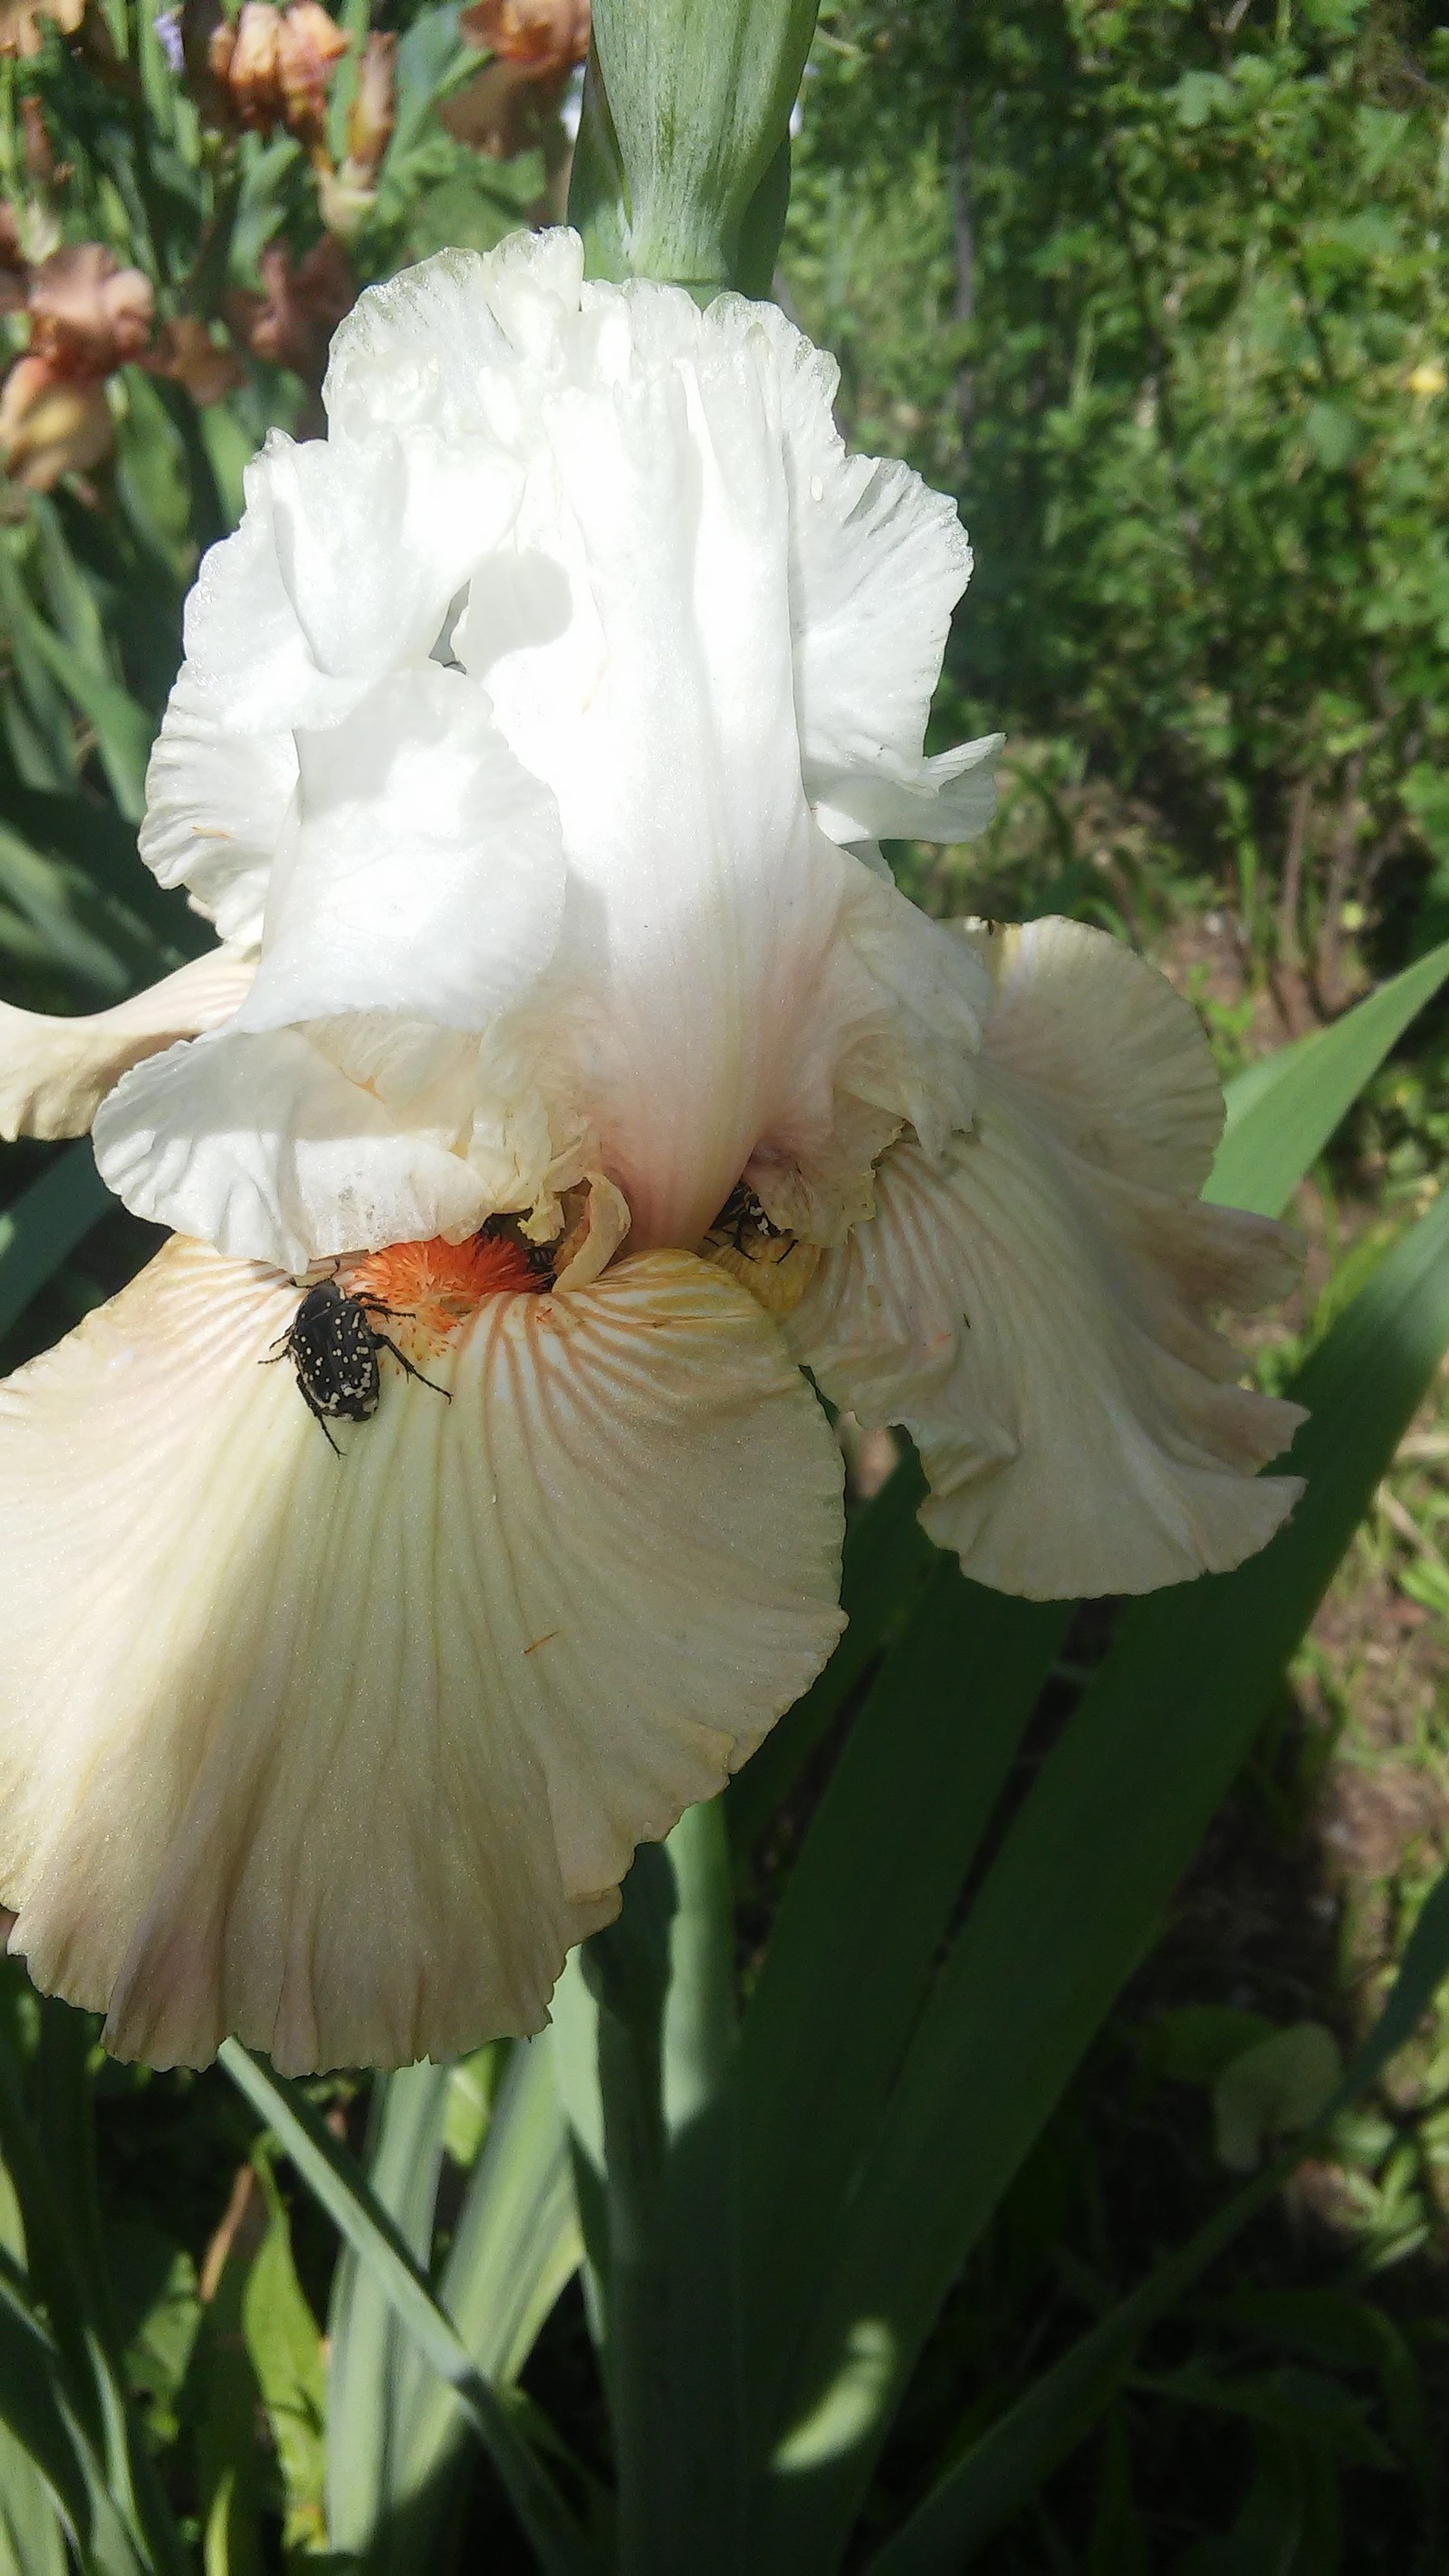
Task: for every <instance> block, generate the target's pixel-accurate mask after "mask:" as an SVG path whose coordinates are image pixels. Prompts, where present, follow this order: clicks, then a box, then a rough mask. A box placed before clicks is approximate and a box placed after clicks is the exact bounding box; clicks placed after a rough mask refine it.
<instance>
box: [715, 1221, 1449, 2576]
mask: <svg viewBox="0 0 1449 2576" xmlns="http://www.w3.org/2000/svg"><path fill="white" fill-rule="evenodd" d="M1446 1342H1449V1192H1446V1194H1445V1195H1444V1196H1443V1197H1442V1198H1441V1199H1440V1200H1439V1201H1438V1202H1437V1203H1436V1205H1435V1206H1434V1207H1433V1208H1432V1209H1431V1210H1430V1211H1429V1213H1428V1214H1427V1215H1426V1216H1424V1217H1423V1218H1421V1219H1420V1220H1419V1222H1418V1223H1417V1224H1416V1225H1415V1226H1414V1227H1412V1228H1411V1229H1410V1231H1409V1232H1408V1233H1407V1234H1406V1235H1405V1236H1404V1237H1402V1238H1401V1240H1400V1241H1399V1243H1398V1244H1396V1245H1395V1247H1394V1249H1393V1250H1392V1251H1391V1252H1390V1253H1389V1254H1388V1255H1387V1256H1386V1258H1385V1259H1384V1261H1383V1262H1382V1264H1381V1265H1380V1268H1379V1269H1378V1271H1377V1272H1376V1273H1375V1275H1374V1276H1373V1278H1372V1279H1371V1280H1370V1281H1369V1283H1368V1285H1367V1286H1366V1287H1365V1288H1364V1289H1363V1290H1362V1291H1361V1292H1360V1294H1359V1295H1358V1297H1357V1298H1356V1299H1355V1300H1354V1302H1353V1304H1352V1305H1351V1306H1349V1307H1348V1308H1347V1309H1346V1310H1345V1311H1344V1312H1343V1313H1342V1314H1341V1315H1340V1316H1339V1318H1338V1320H1337V1322H1336V1323H1335V1324H1334V1326H1333V1328H1332V1329H1331V1331H1330V1332H1329V1334H1328V1335H1327V1337H1326V1339H1325V1340H1324V1342H1323V1343H1322V1344H1321V1345H1320V1347H1319V1348H1318V1350H1317V1351H1316V1352H1315V1353H1314V1354H1313V1356H1312V1357H1311V1359H1310V1360H1309V1362H1308V1363H1307V1366H1306V1368H1305V1369H1304V1371H1303V1372H1302V1376H1301V1379H1300V1382H1299V1386H1298V1389H1297V1390H1296V1391H1297V1392H1298V1393H1299V1394H1300V1395H1301V1396H1302V1398H1303V1400H1304V1402H1305V1403H1307V1404H1308V1405H1309V1406H1310V1407H1311V1408H1312V1410H1313V1419H1312V1420H1311V1421H1310V1423H1309V1424H1308V1425H1307V1427H1306V1429H1305V1430H1304V1431H1302V1432H1301V1433H1300V1435H1299V1439H1298V1442H1297V1443H1296V1445H1295V1452H1294V1458H1293V1461H1292V1463H1293V1465H1295V1466H1296V1467H1297V1468H1298V1469H1299V1470H1300V1471H1301V1472H1303V1473H1305V1474H1306V1475H1307V1477H1308V1486H1307V1492H1306V1494H1305V1496H1304V1499H1303V1501H1302V1502H1301V1503H1300V1504H1299V1506H1298V1509H1297V1512H1296V1513H1295V1516H1294V1518H1293V1520H1292V1521H1291V1522H1290V1524H1289V1525H1288V1527H1287V1528H1286V1529H1284V1530H1283V1531H1281V1532H1280V1533H1279V1535H1278V1537H1277V1538H1276V1539H1275V1540H1274V1541H1273V1542H1272V1544H1271V1546H1269V1547H1268V1548H1266V1549H1265V1550H1264V1551H1263V1552H1262V1554H1261V1555H1259V1556H1258V1557H1256V1558H1254V1559H1253V1560H1251V1561H1250V1562H1249V1563H1248V1564H1247V1565H1245V1566H1243V1567H1242V1568H1240V1569H1239V1571H1238V1572H1237V1573H1236V1574H1232V1575H1222V1576H1215V1577H1207V1578H1204V1579H1203V1580H1201V1581H1200V1582H1198V1583H1195V1584H1192V1585H1189V1586H1184V1587H1180V1588H1178V1589H1176V1590H1174V1591H1170V1592H1165V1593H1161V1594H1159V1595H1157V1596H1156V1597H1155V1598H1153V1599H1150V1600H1147V1601H1144V1602H1141V1603H1138V1604H1134V1605H1133V1606H1132V1608H1131V1609H1130V1610H1129V1611H1128V1612H1127V1613H1126V1615H1125V1616H1124V1618H1123V1620H1122V1622H1121V1626H1120V1629H1119V1632H1118V1636H1117V1640H1116V1643H1115V1645H1114V1646H1113V1649H1112V1651H1111V1653H1110V1654H1109V1655H1108V1656H1107V1658H1106V1659H1105V1660H1104V1662H1103V1663H1102V1665H1101V1666H1100V1667H1099V1668H1098V1671H1097V1673H1096V1674H1095V1675H1094V1677H1093V1680H1092V1682H1091V1683H1090V1684H1089V1686H1088V1688H1087V1690H1086V1691H1085V1693H1084V1694H1083V1697H1082V1700H1081V1702H1080V1704H1079V1706H1078V1708H1077V1710H1076V1712H1075V1714H1074V1716H1073V1718H1072V1721H1071V1723H1070V1724H1069V1726H1068V1727H1067V1728H1066V1730H1065V1731H1064V1733H1063V1735H1062V1736H1061V1738H1060V1739H1059V1741H1058V1743H1057V1744H1056V1746H1055V1747H1054V1749H1053V1751H1052V1752H1051V1754H1050V1755H1049V1756H1048V1758H1047V1760H1046V1762H1045V1763H1044V1764H1043V1766H1042V1769H1041V1772H1040V1774H1039V1776H1038V1778H1037V1781H1036V1784H1035V1786H1034V1788H1033V1790H1032V1793H1031V1795H1030V1796H1029V1798H1028V1799H1027V1800H1026V1802H1025V1805H1024V1806H1023V1808H1022V1810H1021V1812H1020V1814H1019V1815H1018V1817H1017V1818H1016V1820H1015V1822H1014V1823H1013V1825H1012V1827H1011V1830H1010V1832H1009V1833H1008V1835H1007V1837H1006V1840H1005V1842H1004V1844H1003V1846H1002V1849H1001V1851H1000V1853H999V1854H998V1856H997V1858H996V1860H995V1862H994V1863H993V1866H992V1868H991V1870H990V1872H989V1873H988V1875H987V1878H986V1880H985V1882H984V1884H983V1886H982V1888H981V1891H980V1893H979V1894H978V1896H977V1898H976V1901H975V1903H974V1905H973V1907H972V1909H971V1912H970V1914H969V1916H968V1917H967V1920H966V1923H965V1925H964V1926H963V1928H962V1930H961V1932H960V1933H959V1934H958V1935H957V1937H956V1939H955V1941H954V1943H953V1944H952V1947H951V1950H950V1952H949V1954H948V1956H947V1958H946V1960H945V1962H944V1965H943V1968H942V1970H941V1973H940V1975H939V1977H938V1978H937V1981H936V1985H935V1987H934V1990H933V1992H932V1995H931V1998H930V2001H929V2003H928V2005H927V2007H926V2010H925V2012H924V2014H923V2015H922V2018H921V2021H920V2023H919V2026H918V2027H917V2029H916V2031H915V2033H914V2035H913V2037H912V2040H911V2044H910V2048H909V2051H908V2054H907V2057H906V2061H905V2065H904V2069H903V2072H902V2075H901V2078H900V2081H899V2083H898V2084H897V2086H896V2089H895V2093H894V2096H893V2098H892V2101H891V2105H890V2111H889V2116H888V2118H887V2120H886V2121H885V2122H884V2124H883V2126H882V2128H881V2131H880V2134H879V2136H878V2138H877V2139H876V2140H875V2142H874V2144H873V2147H872V2151H871V2154H870V2156H869V2158H868V2160H867V2161H866V2163H865V2164H864V2166H863V2167H862V2169H861V2171H860V2173H859V2174H858V2176H857V2178H856V2182H855V2186H854V2190H853V2193H852V2197H851V2200H850V2203H849V2207H848V2210H847V2212H846V2216H845V2220H844V2223H843V2225H842V2227H841V2230H840V2232H839V2235H838V2238H837V2242H836V2247H835V2251H834V2259H833V2263H832V2267H831V2270H830V2272H829V2274H828V2275H827V2277H826V2278H825V2279H824V2280H823V2281H821V2282H820V2283H819V2284H818V2286H817V2291H816V2296H815V2298H814V2301H813V2303H812V2313H811V2316H810V2320H809V2325H808V2331H807V2333H806V2335H805V2337H804V2340H803V2342H802V2345H801V2349H800V2352H799V2355H798V2358H797V2361H796V2364H795V2368H794V2371H793V2375H792V2394H791V2398H790V2401H789V2403H788V2404H787V2405H786V2406H784V2407H782V2408H781V2410H780V2413H779V2415H778V2417H777V2419H776V2423H775V2427H774V2440H775V2442H776V2444H777V2445H779V2446H785V2445H787V2444H788V2443H789V2442H790V2441H791V2440H792V2438H793V2437H794V2436H795V2435H796V2434H797V2433H798V2428H799V2427H800V2426H801V2424H803V2423H805V2422H808V2421H809V2420H810V2419H811V2418H812V2417H813V2416H814V2415H815V2414H816V2413H817V2412H818V2410H819V2409H820V2408H821V2407H822V2405H823V2404H825V2402H826V2400H827V2398H828V2396H829V2392H830V2390H831V2389H832V2387H833V2386H834V2384H835V2382H836V2380H837V2379H838V2376H839V2374H840V2372H841V2370H842V2369H843V2368H844V2366H845V2361H846V2357H847V2354H848V2350H849V2342H850V2337H851V2336H852V2334H853V2333H854V2332H855V2330H856V2328H857V2327H858V2324H859V2321H860V2320H861V2319H869V2320H873V2321H876V2322H877V2323H878V2325H879V2328H880V2331H881V2333H882V2336H883V2338H884V2339H885V2343H886V2345H887V2346H888V2350H889V2368H888V2369H887V2370H886V2371H885V2372H884V2373H883V2375H882V2384H881V2387H880V2391H879V2397H878V2402H877V2404H876V2406H875V2408H874V2409H873V2412H872V2414H871V2417H870V2419H869V2421H868V2422H866V2423H863V2424H861V2425H859V2426H858V2427H857V2428H856V2430H855V2432H854V2434H853V2437H852V2439H851V2440H850V2441H849V2442H848V2443H841V2444H840V2445H839V2446H838V2447H837V2449H836V2451H835V2452H834V2454H833V2456H831V2457H829V2458H825V2459H822V2460H820V2461H819V2462H818V2463H817V2464H816V2466H815V2467H814V2469H813V2470H812V2472H811V2473H810V2474H809V2475H808V2476H807V2475H803V2474H800V2473H798V2472H797V2473H796V2474H793V2475H788V2474H785V2473H784V2472H783V2471H780V2472H777V2473H776V2474H775V2475H774V2476H773V2478H771V2479H770V2482H769V2487H768V2495H767V2501H766V2504H765V2507H764V2511H765V2513H766V2515H767V2520H766V2523H765V2529H766V2532H767V2534H768V2542H767V2547H766V2548H765V2549H764V2550H763V2551H762V2553H761V2559H760V2563H761V2566H762V2567H771V2568H773V2567H783V2566H786V2565H789V2566H790V2567H791V2568H792V2569H799V2570H804V2569H806V2568H813V2567H821V2566H826V2565H830V2564H833V2559H832V2556H831V2553H832V2552H837V2553H838V2550H839V2548H840V2547H841V2546H843V2543H844V2538H845V2534H846V2532H847V2530H848V2528H849V2524H850V2521H851V2519H852V2516H853V2514H854V2511H855V2509H856V2505H857V2503H858V2500H859V2497H860V2495H861V2493H862V2492H863V2489H864V2485H865V2482H866V2480H867V2479H868V2477H869V2474H870V2468H871V2464H872V2462H873V2459H874V2457H875V2454H876V2451H877V2450H878V2447H879V2443H880V2440H881V2439H882V2437H883V2434H884V2431H885V2428H886V2425H887V2424H888V2422H889V2418H890V2413H891V2408H892V2403H893V2399H894V2394H895V2391H896V2390H897V2389H898V2388H899V2387H900V2386H901V2385H902V2384H903V2381H904V2378H905V2375H906V2373H907V2372H908V2370H909V2368H910V2366H911V2363H912V2361H913V2359H914V2356H915V2354H916V2352H917V2351H918V2350H919V2348H920V2345H921V2342H922V2340H923V2338H924V2336H925V2334H926V2332H927V2331H928V2330H929V2327H930V2324H931V2321H932V2319H933V2318H934V2316H935V2314H936V2311H937V2308H938V2307H939V2305H940V2302H941V2300H942V2298H943V2297H944V2296H945V2293H946V2291H947V2289H948V2287H949V2286H950V2283H951V2281H952V2280H953V2279H954V2278H955V2276H956V2274H957V2272H958V2271H959V2269H960V2267H961V2264H962V2262H963V2261H964V2260H965V2257H966V2255H967V2253H968V2251H969V2250H970V2247H971V2245H972V2244H973V2243H974V2242H975V2241H976V2239H977V2237H978V2236H979V2234H980V2231H981V2229H982V2227H983V2226H984V2225H985V2224H986V2222H987V2220H988V2218H989V2217H990V2214H991V2212H992V2210H993V2209H994V2208H995V2206H996V2204H997V2201H998V2200H999V2198H1000V2195H1001V2193H1002V2191H1003V2190H1004V2188H1005V2186H1006V2184H1007V2183H1008V2181H1009V2180H1010V2178H1011V2176H1012V2174H1013V2173H1014V2172H1015V2171H1016V2169H1017V2167H1018V2165H1019V2164H1020V2161H1021V2159H1022V2157H1023V2155H1024V2154H1025V2153H1026V2150H1027V2148H1028V2147H1029V2146H1030V2144H1031V2142H1032V2140H1033V2139H1034V2137H1035V2136H1036V2135H1037V2134H1038V2132H1039V2130H1040V2128H1041V2126H1042V2123H1043V2121H1044V2120H1045V2119H1046V2118H1047V2117H1048V2115H1049V2114H1050V2112H1051V2110H1052V2108H1053V2106H1054V2104H1055V2102H1056V2101H1057V2099H1058V2098H1059V2096H1060V2093H1061V2090H1062V2087H1063V2085H1064V2084H1065V2083H1066V2081H1067V2079H1068V2077H1069V2076H1070V2074H1071V2072H1072V2070H1073V2068H1074V2067H1075V2066H1076V2065H1077V2063H1078V2062H1079V2060H1080V2058H1081V2056H1082V2053H1083V2051H1084V2050H1085V2048H1086V2047H1087V2045H1088V2043H1089V2041H1090V2039H1091V2037H1092V2034H1093V2033H1094V2031H1095V2030H1096V2029H1097V2028H1098V2027H1099V2025H1100V2023H1101V2020H1102V2018H1103V2016H1104V2014H1105V2013H1106V2011H1107V2010H1108V2009H1109V2007H1110V2005H1111V2002H1112V1999H1113V1997H1114V1996H1115V1994H1116V1993H1117V1992H1118V1990H1119V1989H1120V1987H1121V1985H1122V1983H1123V1982H1124V1980H1125V1978H1126V1977H1127V1976H1128V1975H1129V1974H1130V1973H1131V1971H1132V1969H1133V1968H1134V1967H1135V1965H1136V1964H1137V1962H1138V1960H1139V1959H1140V1958H1141V1957H1142V1955H1143V1954H1144V1952H1145V1951H1146V1949H1147V1948H1148V1946H1149V1945H1150V1943H1151V1941H1152V1938H1153V1936H1154V1934H1155V1932H1156V1929H1157V1926H1158V1923H1159V1922H1160V1919H1161V1915H1162V1911H1163V1908H1164V1906H1165V1905H1166V1903H1167V1900H1168V1898H1169V1896H1170V1893H1171V1890H1172V1887H1173V1884H1174V1882H1175V1880H1176V1878H1177V1876H1178V1874H1179V1872H1180V1871H1181V1869H1182V1868H1183V1866H1184V1865H1185V1863H1186V1862H1187V1860H1188V1858H1189V1857H1190V1855H1191V1853H1192V1851H1193V1849H1194V1847H1195V1845H1196V1843H1197V1841H1198V1839H1199V1837H1200V1835H1201V1834H1202V1832H1203V1830H1204V1829H1205V1827H1206V1824H1207V1822H1208V1819H1209V1818H1210V1816H1211V1814H1212V1812H1213V1809H1214V1808H1215V1807H1216V1805H1217V1804H1218V1802H1219V1800H1220V1798H1221V1797H1222V1796H1223V1795H1224V1793H1225V1791H1226V1790H1227V1788H1228V1786H1229V1784H1230V1782H1231V1780H1232V1778H1233V1775H1234V1773H1235V1771H1236V1770H1237V1768H1238V1766H1239V1764H1240V1762H1241V1761H1242V1760H1243V1758H1244V1756H1245V1755H1246V1753H1247V1751H1248V1749H1249V1747H1250V1745H1251V1743H1252V1740H1253V1736H1254V1734H1255V1732H1256V1729H1257V1727H1258V1725H1259V1723H1260V1721H1261V1718H1262V1716H1263V1713H1264V1711H1265V1709H1266V1707H1267V1706H1268V1704H1269V1702H1270V1700H1271V1697H1272V1693H1273V1691H1274V1690H1275V1688H1276V1687H1277V1685H1278V1682H1279V1678H1280V1676H1281V1674H1282V1672H1283V1669H1284V1667H1285V1665H1286V1663H1287V1660H1288V1657H1289V1656H1290V1655H1291V1653H1292V1652H1293V1650H1294V1648H1295V1646H1296V1644H1297V1642H1298V1640H1299V1638H1300V1637H1301V1635H1302V1633H1303V1631H1304V1629H1305V1628H1306V1626H1307V1624H1308V1621H1309V1619H1310V1618H1311V1617H1312V1614H1313V1611H1314V1609H1315V1607H1316V1605H1317V1602H1318V1600H1319V1598H1320V1597H1321V1595H1322V1592H1323V1590H1324V1588H1325V1586H1326V1585H1327V1583H1328V1581H1329V1579H1330V1577H1331V1576H1332V1573H1333V1571H1334V1568H1335V1566H1336V1565H1337V1563H1338V1560H1339V1558H1340V1556H1341V1555H1342V1553H1343V1550H1344V1548H1345V1547H1346V1545H1347V1544H1348V1541H1349V1539H1350V1537H1351V1535H1352V1533H1353V1531H1354V1529H1355V1527H1356V1525H1357V1523H1358V1520H1359V1518H1360V1517H1361V1515H1362V1513H1363V1511H1364V1509H1365V1507H1366V1505H1367V1503H1368V1500H1369V1497H1370V1495H1371V1494H1372V1492H1373V1490H1374V1488H1375V1486H1376V1485H1377V1483H1378V1481H1379V1478H1380V1477H1381V1475H1382V1473H1383V1471H1384V1468H1385V1467H1386V1465H1387V1464H1388V1461H1389V1460H1390V1458H1391V1457H1392V1456H1393V1453H1394V1450H1395V1448H1396V1446H1397V1444H1398V1441H1399V1438H1400V1436H1401V1434H1402V1432H1403V1429H1404V1427H1405V1425H1406V1424H1407V1422H1408V1420H1409V1418H1410V1417H1411V1415H1412V1413H1413V1411H1414V1409H1415V1407H1416V1405H1417V1404H1418V1402H1419V1401H1420V1399H1421V1397H1422V1394H1423V1391H1424V1389H1425V1387H1426V1386H1427V1385H1428V1384H1429V1383H1430V1381H1431V1379H1432V1377H1433V1374H1434V1371H1435V1370H1436V1368H1437V1366H1438V1364H1439V1361H1440V1358H1441V1356H1442V1354H1443V1351H1444V1348H1445V1344H1446Z"/></svg>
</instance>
